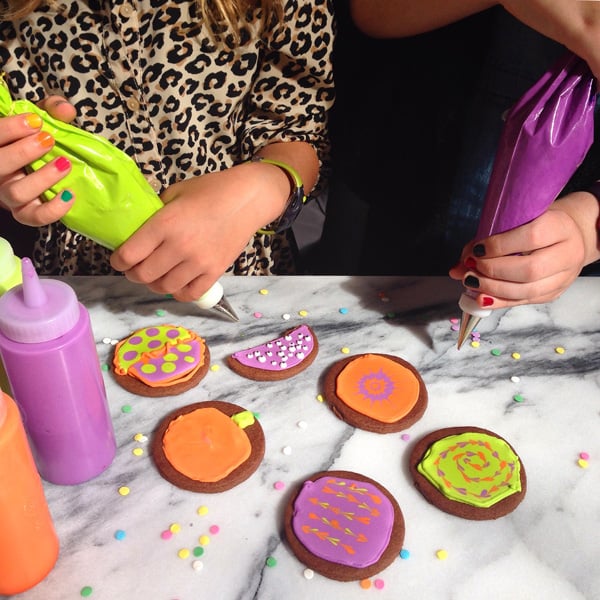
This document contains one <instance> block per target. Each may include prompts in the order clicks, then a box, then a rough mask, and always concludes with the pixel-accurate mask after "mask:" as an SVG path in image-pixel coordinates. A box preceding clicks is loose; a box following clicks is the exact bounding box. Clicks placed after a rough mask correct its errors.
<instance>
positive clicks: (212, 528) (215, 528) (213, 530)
mask: <svg viewBox="0 0 600 600" xmlns="http://www.w3.org/2000/svg"><path fill="white" fill-rule="evenodd" d="M208 531H209V533H212V534H213V535H217V533H219V531H220V529H219V526H218V525H211V526H210V527H209V528H208Z"/></svg>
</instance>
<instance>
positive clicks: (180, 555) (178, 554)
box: [177, 548, 190, 559]
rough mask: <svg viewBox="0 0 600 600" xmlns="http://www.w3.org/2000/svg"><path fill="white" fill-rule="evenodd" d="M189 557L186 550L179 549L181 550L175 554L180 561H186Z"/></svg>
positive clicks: (188, 552)
mask: <svg viewBox="0 0 600 600" xmlns="http://www.w3.org/2000/svg"><path fill="white" fill-rule="evenodd" d="M189 555H190V551H189V550H188V549H187V548H181V550H179V551H178V552H177V556H179V558H181V559H186V558H187V557H188V556H189Z"/></svg>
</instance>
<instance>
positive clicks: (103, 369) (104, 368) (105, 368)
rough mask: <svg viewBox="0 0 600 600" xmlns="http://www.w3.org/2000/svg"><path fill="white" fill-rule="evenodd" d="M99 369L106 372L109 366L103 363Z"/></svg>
mask: <svg viewBox="0 0 600 600" xmlns="http://www.w3.org/2000/svg"><path fill="white" fill-rule="evenodd" d="M100 369H102V371H104V372H105V373H106V372H108V371H109V370H110V367H109V366H108V365H107V364H106V363H104V364H102V365H100Z"/></svg>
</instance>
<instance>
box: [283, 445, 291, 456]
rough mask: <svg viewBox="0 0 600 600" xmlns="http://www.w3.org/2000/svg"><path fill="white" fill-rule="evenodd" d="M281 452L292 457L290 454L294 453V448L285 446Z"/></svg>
mask: <svg viewBox="0 0 600 600" xmlns="http://www.w3.org/2000/svg"><path fill="white" fill-rule="evenodd" d="M281 451H282V452H283V453H284V454H285V455H286V456H290V454H291V453H292V447H291V446H284V447H283V448H282V449H281Z"/></svg>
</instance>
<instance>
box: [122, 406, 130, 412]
mask: <svg viewBox="0 0 600 600" xmlns="http://www.w3.org/2000/svg"><path fill="white" fill-rule="evenodd" d="M121 412H124V413H130V412H131V404H124V405H123V406H121Z"/></svg>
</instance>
